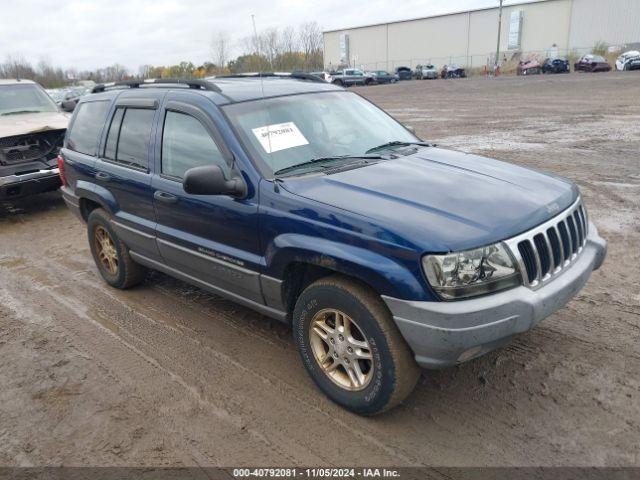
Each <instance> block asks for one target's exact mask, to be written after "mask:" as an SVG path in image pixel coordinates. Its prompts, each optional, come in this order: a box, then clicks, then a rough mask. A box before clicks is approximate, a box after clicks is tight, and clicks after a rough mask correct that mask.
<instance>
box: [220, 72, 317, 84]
mask: <svg viewBox="0 0 640 480" xmlns="http://www.w3.org/2000/svg"><path fill="white" fill-rule="evenodd" d="M274 77H275V78H294V79H296V80H306V81H309V82H314V83H327V82H326V81H325V80H324V79H322V78H320V77H318V76H316V75H313V74H311V73H306V72H291V73H287V72H252V73H237V74H234V75H220V76H218V77H209V78H211V79H214V80H216V79H220V78H274Z"/></svg>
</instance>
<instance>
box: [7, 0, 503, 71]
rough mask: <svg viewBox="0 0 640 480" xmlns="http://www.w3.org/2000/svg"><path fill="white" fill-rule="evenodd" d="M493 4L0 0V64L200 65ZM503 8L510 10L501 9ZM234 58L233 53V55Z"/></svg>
mask: <svg viewBox="0 0 640 480" xmlns="http://www.w3.org/2000/svg"><path fill="white" fill-rule="evenodd" d="M498 3H499V2H498V0H262V1H261V0H99V1H96V0H78V1H66V0H58V1H56V2H52V1H51V0H19V1H13V0H0V4H1V7H2V19H1V20H0V61H3V60H4V59H5V58H6V56H7V55H16V54H18V55H22V56H23V57H25V58H26V59H27V60H28V61H30V62H32V63H34V64H35V63H37V62H38V61H39V60H41V59H46V60H49V61H50V62H52V63H54V64H55V65H61V66H63V67H65V68H68V67H75V68H78V69H81V70H82V69H94V68H97V67H102V66H107V65H111V64H113V63H120V64H123V65H125V66H127V67H128V68H130V69H131V70H133V71H137V68H138V66H139V65H142V64H152V65H171V64H175V63H178V62H180V61H181V60H190V61H193V62H194V63H197V64H200V63H202V62H204V61H206V60H210V59H211V58H212V57H211V41H212V38H213V36H214V34H215V33H216V32H218V31H220V30H224V31H226V32H228V33H229V35H230V36H231V37H232V39H234V41H236V42H239V40H240V39H241V38H244V37H246V36H249V35H251V34H252V26H251V14H255V16H256V23H257V26H258V30H262V29H265V28H269V27H285V26H288V25H294V26H297V25H298V24H300V23H303V22H308V21H314V20H315V21H317V22H318V24H319V25H320V26H321V28H322V29H323V30H328V29H337V28H342V27H349V26H356V25H363V24H368V23H382V22H387V21H390V20H401V19H406V18H414V17H421V16H427V15H433V14H437V13H446V12H451V11H456V10H466V9H472V8H479V7H487V6H495V5H497V4H498ZM506 3H516V2H513V1H507V2H506ZM233 53H234V54H238V53H239V51H238V50H237V49H236V51H234V52H233Z"/></svg>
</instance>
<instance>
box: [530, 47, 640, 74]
mask: <svg viewBox="0 0 640 480" xmlns="http://www.w3.org/2000/svg"><path fill="white" fill-rule="evenodd" d="M615 68H616V70H618V71H631V70H640V51H638V50H630V51H628V52H625V53H623V54H622V55H620V56H619V57H618V58H617V60H616V63H615ZM612 69H613V67H612V66H611V64H610V63H609V62H608V61H607V59H606V58H604V57H603V56H602V55H596V54H591V53H590V54H587V55H583V56H582V57H581V58H580V59H579V60H578V61H577V62H576V63H574V64H573V70H574V71H576V72H592V73H596V72H610V71H611V70H612ZM570 71H571V67H570V63H569V60H567V59H566V58H563V57H557V58H547V59H546V60H545V61H544V62H542V63H541V62H540V61H539V60H538V59H536V58H529V59H527V60H523V61H521V62H520V63H519V64H518V69H517V73H518V75H537V74H540V73H569V72H570Z"/></svg>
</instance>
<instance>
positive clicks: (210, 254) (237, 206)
mask: <svg viewBox="0 0 640 480" xmlns="http://www.w3.org/2000/svg"><path fill="white" fill-rule="evenodd" d="M174 95H180V94H179V93H176V94H174ZM190 103H191V104H186V103H184V102H180V101H179V97H178V98H176V97H172V96H171V94H170V95H169V96H168V97H167V101H166V103H165V106H164V108H163V110H162V112H161V114H162V116H163V118H162V121H161V129H159V131H158V133H157V137H156V138H157V142H158V144H160V145H161V146H162V147H161V151H160V159H159V166H160V168H156V174H154V175H153V178H152V187H153V190H154V204H155V209H156V217H157V220H158V226H157V241H158V248H159V249H160V253H161V255H162V257H163V260H164V262H165V263H166V264H167V265H168V266H169V267H171V268H173V269H175V270H177V271H178V272H180V273H182V274H186V275H188V276H190V277H193V278H195V279H197V280H200V281H202V282H205V283H207V284H208V286H210V287H214V290H217V291H220V293H223V294H231V295H232V296H233V295H236V296H239V297H242V298H246V299H250V300H252V301H255V302H258V303H260V304H263V303H264V302H263V299H262V293H261V291H260V281H259V276H258V273H257V271H258V269H259V266H260V259H261V256H260V254H259V239H258V204H257V198H256V197H255V196H252V195H250V198H247V199H236V198H233V197H231V196H228V195H191V194H188V193H186V192H185V191H184V189H183V186H182V179H183V177H184V174H185V172H186V171H187V170H189V169H190V168H193V167H198V166H203V165H212V164H216V165H219V166H220V167H221V168H222V170H223V172H224V173H225V175H226V176H227V178H230V176H231V172H232V167H231V165H232V163H233V161H232V156H231V154H230V153H229V152H228V149H227V147H226V145H225V144H224V142H223V141H222V139H221V137H220V135H219V133H218V131H217V129H216V126H215V123H214V122H213V121H212V119H211V117H210V116H209V115H208V114H206V113H205V111H204V109H200V108H198V107H195V106H194V105H193V102H190ZM250 190H252V189H250Z"/></svg>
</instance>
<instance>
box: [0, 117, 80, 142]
mask: <svg viewBox="0 0 640 480" xmlns="http://www.w3.org/2000/svg"><path fill="white" fill-rule="evenodd" d="M69 118H70V115H68V114H66V113H60V112H40V113H17V114H15V115H0V138H2V137H13V136H15V135H26V134H28V133H37V132H44V131H47V130H64V129H66V128H67V125H68V124H69Z"/></svg>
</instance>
